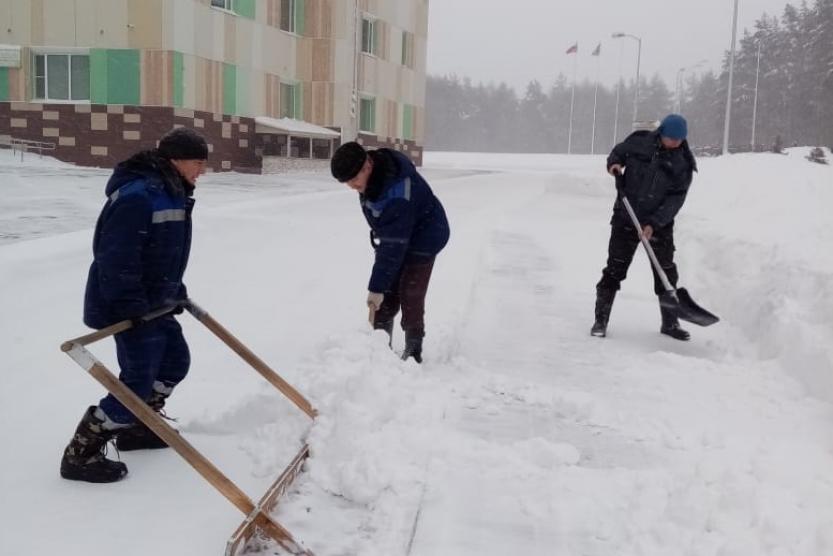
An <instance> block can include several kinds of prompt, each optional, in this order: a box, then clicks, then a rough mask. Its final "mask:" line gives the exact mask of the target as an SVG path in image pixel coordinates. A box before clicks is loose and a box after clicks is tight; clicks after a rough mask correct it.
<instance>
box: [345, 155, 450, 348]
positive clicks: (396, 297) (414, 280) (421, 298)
mask: <svg viewBox="0 0 833 556" xmlns="http://www.w3.org/2000/svg"><path fill="white" fill-rule="evenodd" d="M330 166H331V170H332V174H333V177H334V178H335V179H337V180H338V181H340V182H342V183H346V184H347V186H348V187H350V188H351V189H353V190H355V191H358V192H359V201H360V203H361V207H362V212H363V213H364V217H365V218H366V219H367V223H368V224H369V225H370V230H371V232H370V237H371V243H372V245H373V248H374V249H375V251H376V260H375V262H374V264H373V271H372V273H371V275H370V283H369V285H368V290H369V291H368V295H367V305H368V307H370V308H371V310H372V312H373V327H374V328H375V329H381V330H385V331H386V332H387V333H388V335H392V334H393V319H394V317H396V314H397V313H398V312H399V309H400V307H401V308H402V323H401V324H402V329H403V330H404V331H405V351H404V352H403V353H402V359H407V358H408V357H413V358H414V359H415V360H416V362H417V363H421V362H422V339H423V337H424V336H425V320H424V316H425V294H426V292H427V291H428V281H429V280H430V278H431V269H432V268H433V266H434V258H435V257H436V256H437V253H439V252H440V251H441V250H442V248H443V247H445V244H446V243H447V242H448V236H449V228H448V220H447V219H446V216H445V210H444V209H443V206H442V205H441V204H440V201H439V199H437V197H435V196H434V193H433V192H432V191H431V188H430V187H429V186H428V183H426V181H425V180H424V179H423V178H422V176H421V175H420V174H419V173H418V172H417V171H416V168H414V165H413V164H412V163H411V161H410V160H409V159H408V158H407V157H406V156H405V155H403V154H402V153H400V152H398V151H394V150H391V149H377V150H372V151H369V152H368V151H366V150H365V149H364V147H362V146H361V145H360V144H358V143H356V142H349V143H345V144H343V145H341V146H340V147H339V148H338V150H336V152H335V154H334V155H333V158H332V160H331V165H330Z"/></svg>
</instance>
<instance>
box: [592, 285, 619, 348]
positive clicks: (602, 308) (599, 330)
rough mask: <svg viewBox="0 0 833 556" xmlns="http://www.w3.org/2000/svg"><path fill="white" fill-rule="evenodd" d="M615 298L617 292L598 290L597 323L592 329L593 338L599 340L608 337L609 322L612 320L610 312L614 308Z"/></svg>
mask: <svg viewBox="0 0 833 556" xmlns="http://www.w3.org/2000/svg"><path fill="white" fill-rule="evenodd" d="M615 297H616V290H608V289H604V288H596V322H594V323H593V328H591V329H590V335H591V336H597V337H599V338H604V337H605V336H607V321H608V320H609V319H610V310H611V309H612V308H613V299H614V298H615Z"/></svg>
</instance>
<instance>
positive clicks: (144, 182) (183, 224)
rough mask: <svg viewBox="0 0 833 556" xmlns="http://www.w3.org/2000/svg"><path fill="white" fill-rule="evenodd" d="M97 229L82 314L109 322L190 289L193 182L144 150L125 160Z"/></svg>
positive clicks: (89, 320)
mask: <svg viewBox="0 0 833 556" xmlns="http://www.w3.org/2000/svg"><path fill="white" fill-rule="evenodd" d="M105 192H106V195H107V197H108V199H107V202H106V204H105V205H104V208H103V209H102V211H101V215H100V216H99V218H98V223H97V224H96V228H95V235H94V237H93V263H92V265H91V266H90V272H89V276H88V278H87V290H86V295H85V299H84V322H85V323H86V324H87V326H90V327H92V328H103V327H105V326H109V325H110V324H113V323H115V322H118V321H120V320H123V319H127V318H136V317H140V316H142V315H145V314H147V313H148V312H150V311H151V310H153V309H157V308H159V307H162V306H164V305H166V304H168V303H170V302H172V301H174V300H178V299H184V298H185V297H186V292H185V286H184V284H183V283H182V275H183V273H184V272H185V266H186V265H187V264H188V253H189V252H190V249H191V211H192V209H193V206H194V200H193V198H192V197H191V195H192V194H193V186H192V185H190V184H188V183H187V182H185V181H184V180H183V179H182V178H180V176H179V173H178V172H177V171H176V169H175V168H174V167H173V166H171V164H170V162H168V161H166V160H164V159H162V158H159V157H158V156H157V155H156V154H155V153H154V151H145V152H141V153H138V154H136V155H134V156H133V157H132V158H130V159H128V160H126V161H124V162H122V163H120V164H119V165H118V166H116V168H115V170H114V171H113V175H112V176H111V177H110V180H109V181H108V182H107V187H106V190H105Z"/></svg>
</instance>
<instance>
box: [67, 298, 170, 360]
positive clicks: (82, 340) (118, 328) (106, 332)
mask: <svg viewBox="0 0 833 556" xmlns="http://www.w3.org/2000/svg"><path fill="white" fill-rule="evenodd" d="M180 305H181V304H179V305H171V306H168V307H162V308H161V309H156V310H155V311H151V312H150V313H148V314H147V315H145V316H143V317H141V318H140V319H137V320H140V321H141V322H143V323H144V322H150V321H152V320H154V319H158V318H159V317H163V316H165V315H167V314H168V313H170V312H172V311H174V310H176V309H177V308H178V307H179V306H180ZM134 326H135V324H134V322H133V321H132V320H130V319H127V320H123V321H119V322H117V323H115V324H111V325H110V326H108V327H106V328H102V329H101V330H96V331H95V332H91V333H89V334H85V335H84V336H79V337H78V338H73V339H72V340H67V341H66V342H64V344H63V345H62V346H61V349H62V350H64V351H69V350H70V349H71V348H72V346H73V345H74V344H79V345H82V346H86V345H89V344H92V343H93V342H97V341H99V340H103V339H104V338H107V337H108V336H113V335H115V334H118V333H119V332H124V331H125V330H129V329H131V328H133V327H134Z"/></svg>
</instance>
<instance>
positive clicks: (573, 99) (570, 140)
mask: <svg viewBox="0 0 833 556" xmlns="http://www.w3.org/2000/svg"><path fill="white" fill-rule="evenodd" d="M573 54H575V58H574V59H573V92H572V94H571V95H570V130H569V132H568V134H567V154H572V152H573V106H575V103H576V73H578V51H576V52H574V53H573Z"/></svg>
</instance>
